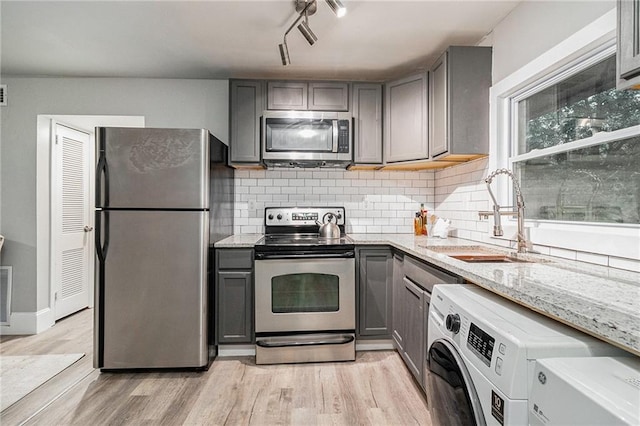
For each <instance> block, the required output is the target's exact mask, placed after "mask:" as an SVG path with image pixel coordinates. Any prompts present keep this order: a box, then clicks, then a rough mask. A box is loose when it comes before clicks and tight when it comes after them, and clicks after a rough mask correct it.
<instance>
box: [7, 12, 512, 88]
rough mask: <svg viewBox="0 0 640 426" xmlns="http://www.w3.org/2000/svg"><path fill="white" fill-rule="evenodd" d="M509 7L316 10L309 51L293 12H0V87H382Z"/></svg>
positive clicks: (474, 38)
mask: <svg viewBox="0 0 640 426" xmlns="http://www.w3.org/2000/svg"><path fill="white" fill-rule="evenodd" d="M519 2H520V0H517V1H506V0H493V1H480V0H441V1H428V0H422V1H420V0H414V1H393V0H388V1H382V0H365V1H356V0H343V3H344V4H345V6H347V9H348V13H347V15H346V16H345V17H343V18H340V19H338V18H337V17H336V16H335V15H334V14H333V13H332V11H331V9H330V8H329V6H328V5H327V4H326V2H325V1H324V0H318V5H317V6H318V7H317V12H316V13H315V14H314V15H313V16H310V17H309V25H310V27H311V28H312V30H313V32H314V33H315V34H316V35H317V37H318V41H317V42H316V43H315V44H314V45H313V46H309V45H308V44H307V42H306V41H305V39H304V38H303V37H302V35H301V34H300V32H299V31H298V30H297V29H296V28H293V30H292V31H291V32H290V34H289V35H288V37H287V43H288V45H289V54H290V58H291V65H288V66H286V67H285V66H283V65H282V64H281V61H280V54H279V52H278V44H279V43H281V42H282V37H283V35H284V32H285V31H286V30H287V28H288V27H289V26H290V25H291V24H292V23H293V22H294V20H295V19H296V17H297V13H296V12H295V9H294V0H257V1H243V0H234V1H220V0H217V1H211V0H210V1H106V2H105V1H83V2H61V1H42V2H36V1H6V0H2V1H1V2H0V16H1V25H2V26H1V27H0V28H1V36H2V44H1V49H2V50H1V63H0V65H1V68H0V72H1V73H2V74H3V75H22V76H67V77H151V78H203V79H215V78H287V79H294V78H314V79H349V80H380V81H382V80H387V79H389V78H393V77H397V76H399V75H401V74H404V73H408V72H411V71H414V70H417V69H425V68H426V67H428V66H429V65H430V64H431V63H432V62H433V61H434V60H435V59H437V57H438V55H439V54H440V53H441V52H442V51H443V50H444V49H445V48H446V47H447V46H449V45H475V44H477V43H478V42H479V41H480V40H481V39H482V38H483V37H484V36H485V35H487V34H488V33H490V31H491V30H492V29H493V28H494V27H495V26H496V25H497V24H498V23H499V22H500V21H501V20H502V19H503V18H504V17H505V16H506V15H508V14H509V12H510V11H511V10H512V9H513V8H514V7H516V6H517V5H518V3H519Z"/></svg>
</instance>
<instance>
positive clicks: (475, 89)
mask: <svg viewBox="0 0 640 426" xmlns="http://www.w3.org/2000/svg"><path fill="white" fill-rule="evenodd" d="M429 86H430V87H429V113H430V121H429V133H430V134H429V153H430V155H431V158H432V159H435V160H449V161H464V160H468V159H472V158H475V157H476V156H483V155H487V154H489V88H490V87H491V47H479V46H451V47H449V48H448V49H447V50H446V51H445V52H444V53H443V54H442V55H441V56H440V58H438V60H437V61H436V62H435V64H434V65H433V66H432V67H431V70H430V71H429Z"/></svg>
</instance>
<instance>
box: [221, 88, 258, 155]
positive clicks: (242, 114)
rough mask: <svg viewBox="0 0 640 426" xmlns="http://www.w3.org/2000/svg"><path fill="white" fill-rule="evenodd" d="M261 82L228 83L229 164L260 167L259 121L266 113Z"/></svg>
mask: <svg viewBox="0 0 640 426" xmlns="http://www.w3.org/2000/svg"><path fill="white" fill-rule="evenodd" d="M264 92H265V88H264V82H263V81H256V80H231V81H230V83H229V116H230V117H229V118H230V120H229V121H230V128H229V136H230V138H229V150H230V157H231V163H232V164H236V165H242V164H258V163H260V120H261V117H262V112H263V111H264V109H265V99H264V98H265V95H264Z"/></svg>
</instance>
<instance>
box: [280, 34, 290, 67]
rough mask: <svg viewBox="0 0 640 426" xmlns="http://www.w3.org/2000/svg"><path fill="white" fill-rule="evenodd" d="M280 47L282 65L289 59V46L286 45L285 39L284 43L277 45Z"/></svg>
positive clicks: (288, 61) (287, 62) (287, 63)
mask: <svg viewBox="0 0 640 426" xmlns="http://www.w3.org/2000/svg"><path fill="white" fill-rule="evenodd" d="M278 48H279V49H280V58H281V59H282V65H289V64H290V63H291V60H290V59H289V47H288V46H287V39H286V38H285V39H284V43H280V44H279V45H278Z"/></svg>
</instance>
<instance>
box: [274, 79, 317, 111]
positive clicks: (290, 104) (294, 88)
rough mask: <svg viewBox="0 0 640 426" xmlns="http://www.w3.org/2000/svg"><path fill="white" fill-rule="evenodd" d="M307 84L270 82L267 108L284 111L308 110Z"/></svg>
mask: <svg viewBox="0 0 640 426" xmlns="http://www.w3.org/2000/svg"><path fill="white" fill-rule="evenodd" d="M307 90H308V89H307V83H305V82H299V81H270V82H268V83H267V108H268V109H284V110H305V109H307Z"/></svg>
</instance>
